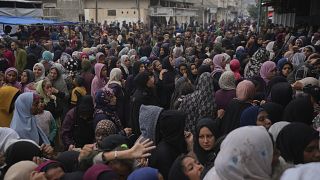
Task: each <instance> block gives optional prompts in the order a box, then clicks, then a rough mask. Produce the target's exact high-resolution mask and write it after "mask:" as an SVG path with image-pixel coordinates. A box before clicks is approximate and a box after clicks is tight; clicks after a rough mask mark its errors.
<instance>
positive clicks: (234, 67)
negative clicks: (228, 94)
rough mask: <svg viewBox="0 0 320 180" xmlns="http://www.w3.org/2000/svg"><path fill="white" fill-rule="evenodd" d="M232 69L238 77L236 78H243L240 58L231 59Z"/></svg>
mask: <svg viewBox="0 0 320 180" xmlns="http://www.w3.org/2000/svg"><path fill="white" fill-rule="evenodd" d="M230 69H231V71H232V72H233V73H234V77H235V78H236V80H239V79H241V74H240V62H239V60H238V59H232V60H231V61H230Z"/></svg>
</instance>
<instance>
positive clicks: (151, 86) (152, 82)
mask: <svg viewBox="0 0 320 180" xmlns="http://www.w3.org/2000/svg"><path fill="white" fill-rule="evenodd" d="M147 87H149V88H154V76H149V80H148V81H147Z"/></svg>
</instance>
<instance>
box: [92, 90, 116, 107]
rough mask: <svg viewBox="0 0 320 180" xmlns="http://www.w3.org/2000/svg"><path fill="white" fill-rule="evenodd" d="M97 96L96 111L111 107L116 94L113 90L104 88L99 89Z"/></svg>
mask: <svg viewBox="0 0 320 180" xmlns="http://www.w3.org/2000/svg"><path fill="white" fill-rule="evenodd" d="M95 95H96V97H95V102H96V109H104V107H109V106H110V102H111V99H112V97H113V96H114V93H113V90H112V89H111V88H108V87H103V88H102V89H99V90H98V91H97V92H96V94H95Z"/></svg>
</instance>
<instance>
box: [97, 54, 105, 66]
mask: <svg viewBox="0 0 320 180" xmlns="http://www.w3.org/2000/svg"><path fill="white" fill-rule="evenodd" d="M98 63H102V64H104V63H105V56H104V55H101V56H100V57H99V61H98Z"/></svg>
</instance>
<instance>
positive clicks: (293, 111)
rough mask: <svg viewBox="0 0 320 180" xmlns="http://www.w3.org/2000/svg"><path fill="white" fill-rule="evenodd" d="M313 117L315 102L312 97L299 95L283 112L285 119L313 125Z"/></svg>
mask: <svg viewBox="0 0 320 180" xmlns="http://www.w3.org/2000/svg"><path fill="white" fill-rule="evenodd" d="M313 118H314V116H313V104H312V102H311V100H310V97H299V98H297V99H294V100H292V101H291V102H290V103H289V104H288V105H287V106H286V108H285V109H284V112H283V120H284V121H288V122H301V123H305V124H307V125H311V124H312V120H313Z"/></svg>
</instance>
